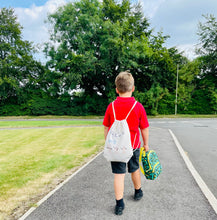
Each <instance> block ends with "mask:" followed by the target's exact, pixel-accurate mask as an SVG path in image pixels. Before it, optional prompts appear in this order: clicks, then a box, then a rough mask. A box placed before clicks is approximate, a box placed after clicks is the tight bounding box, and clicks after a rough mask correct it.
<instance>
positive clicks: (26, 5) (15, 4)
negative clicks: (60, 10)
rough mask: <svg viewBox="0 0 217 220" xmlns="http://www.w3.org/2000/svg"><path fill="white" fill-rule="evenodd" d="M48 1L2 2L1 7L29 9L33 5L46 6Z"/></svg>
mask: <svg viewBox="0 0 217 220" xmlns="http://www.w3.org/2000/svg"><path fill="white" fill-rule="evenodd" d="M46 2H47V0H0V6H1V8H2V7H13V8H17V7H19V8H29V7H31V6H32V5H33V4H35V5H36V6H41V5H44V4H45V3H46Z"/></svg>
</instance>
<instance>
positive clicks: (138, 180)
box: [131, 169, 141, 189]
mask: <svg viewBox="0 0 217 220" xmlns="http://www.w3.org/2000/svg"><path fill="white" fill-rule="evenodd" d="M131 178H132V181H133V185H134V188H135V189H140V188H141V176H140V171H139V169H138V170H136V171H135V172H133V173H131Z"/></svg>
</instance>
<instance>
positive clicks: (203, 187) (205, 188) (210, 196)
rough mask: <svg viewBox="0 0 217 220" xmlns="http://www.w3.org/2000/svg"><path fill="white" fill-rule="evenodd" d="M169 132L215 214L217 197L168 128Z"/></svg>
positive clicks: (216, 211)
mask: <svg viewBox="0 0 217 220" xmlns="http://www.w3.org/2000/svg"><path fill="white" fill-rule="evenodd" d="M169 132H170V134H171V136H172V138H173V140H174V142H175V144H176V146H177V148H178V150H179V152H180V154H181V156H182V158H183V160H184V161H185V164H186V165H187V167H188V169H189V171H190V172H191V174H192V176H193V177H194V179H195V181H196V182H197V184H198V185H199V187H200V189H201V191H202V192H203V194H204V195H205V196H206V198H207V199H208V201H209V203H210V205H211V206H212V208H213V209H214V211H215V213H216V214H217V199H216V198H215V196H214V195H213V194H212V192H211V191H210V189H209V188H208V186H207V185H206V183H205V182H204V181H203V179H202V178H201V176H200V175H199V173H198V172H197V171H196V169H195V168H194V166H193V164H192V163H191V161H190V159H189V158H188V157H187V155H186V154H185V152H184V150H183V148H182V146H181V144H180V143H179V141H178V140H177V138H176V136H175V135H174V134H173V132H172V131H171V130H170V129H169Z"/></svg>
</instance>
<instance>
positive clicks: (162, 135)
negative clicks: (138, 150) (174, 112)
mask: <svg viewBox="0 0 217 220" xmlns="http://www.w3.org/2000/svg"><path fill="white" fill-rule="evenodd" d="M150 146H151V148H152V149H154V150H155V151H156V152H157V154H158V157H159V159H160V162H161V163H162V167H163V171H162V174H161V175H160V176H159V177H158V179H156V180H154V181H151V180H146V179H145V177H142V189H143V192H144V197H143V198H142V200H140V201H134V200H133V194H134V189H133V184H132V182H131V178H130V175H129V174H127V175H126V178H125V193H124V201H125V210H124V213H123V215H122V216H115V214H114V206H115V199H114V191H113V174H112V173H111V168H110V164H109V163H108V162H107V161H106V160H105V159H104V157H103V155H102V154H99V155H98V156H97V157H96V158H95V159H94V160H92V161H91V162H90V163H88V164H87V165H86V166H85V167H83V168H82V169H80V170H79V172H76V174H75V175H72V176H71V178H69V179H68V180H67V181H66V182H65V183H64V184H62V185H61V187H58V188H57V189H56V190H54V191H53V192H52V193H50V194H49V195H48V196H47V197H46V198H45V199H44V200H42V201H40V202H39V204H40V205H39V206H38V207H37V208H32V209H31V210H29V212H27V213H26V214H25V215H24V216H23V217H21V218H20V220H23V219H26V220H98V219H99V220H104V219H105V220H107V219H108V220H110V219H124V220H128V219H129V220H137V219H138V220H141V219H147V220H152V219H153V220H158V219H159V220H160V219H161V220H217V214H216V212H215V211H214V209H213V208H212V206H211V205H210V203H209V202H208V200H207V198H206V197H205V196H204V194H203V193H202V191H201V189H200V188H199V186H198V184H197V183H196V181H195V179H194V178H193V176H192V174H191V172H190V171H189V169H188V168H187V166H186V164H185V162H184V160H183V158H182V156H181V155H180V153H179V151H178V149H177V146H176V144H175V142H174V139H173V138H172V136H171V134H170V132H169V130H168V129H167V128H156V127H151V128H150Z"/></svg>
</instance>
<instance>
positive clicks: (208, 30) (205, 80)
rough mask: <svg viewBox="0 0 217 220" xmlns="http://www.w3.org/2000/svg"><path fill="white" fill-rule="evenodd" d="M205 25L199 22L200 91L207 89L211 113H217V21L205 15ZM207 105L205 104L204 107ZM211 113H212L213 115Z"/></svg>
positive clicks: (211, 16)
mask: <svg viewBox="0 0 217 220" xmlns="http://www.w3.org/2000/svg"><path fill="white" fill-rule="evenodd" d="M203 17H204V18H205V19H206V20H205V22H204V23H202V22H199V25H198V33H197V34H198V36H199V40H200V44H199V45H200V47H199V48H198V50H197V52H198V54H199V55H200V57H199V60H200V69H201V72H200V74H199V78H200V82H199V83H198V89H200V90H201V91H204V89H206V92H205V93H206V98H207V102H208V103H209V106H210V108H211V112H216V108H217V104H216V91H217V21H216V18H215V17H214V16H213V15H204V16H203ZM205 105H206V103H204V106H205ZM211 112H210V113H211Z"/></svg>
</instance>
